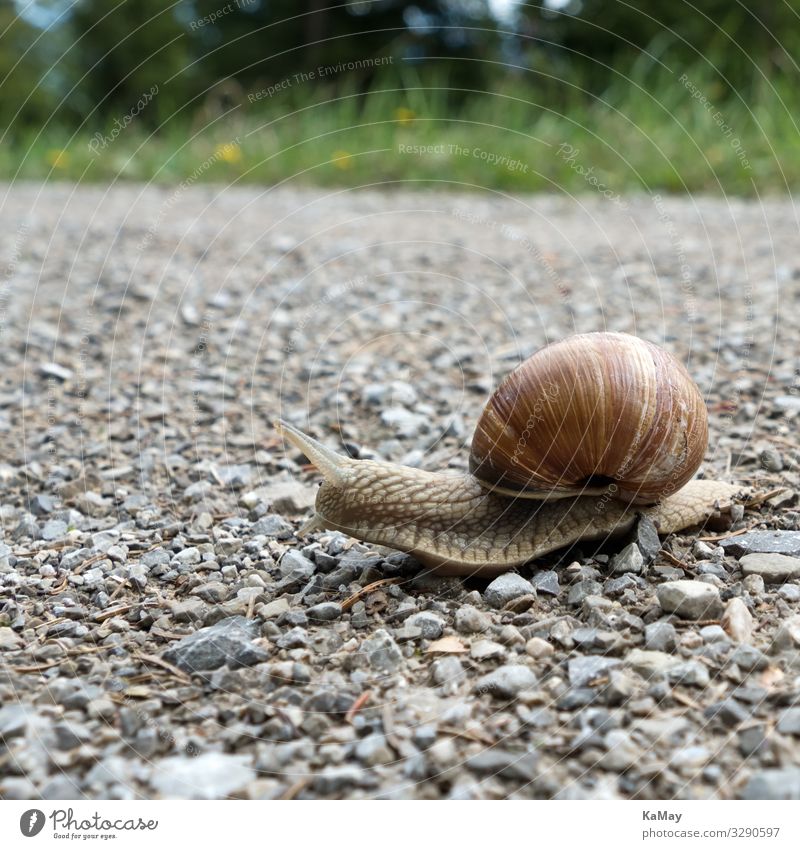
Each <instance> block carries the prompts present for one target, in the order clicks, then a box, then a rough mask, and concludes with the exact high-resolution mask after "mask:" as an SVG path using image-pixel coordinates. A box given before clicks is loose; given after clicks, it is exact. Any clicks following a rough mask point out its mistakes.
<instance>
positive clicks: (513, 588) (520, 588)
mask: <svg viewBox="0 0 800 849" xmlns="http://www.w3.org/2000/svg"><path fill="white" fill-rule="evenodd" d="M535 592H536V591H535V590H534V588H533V585H532V584H531V582H530V581H526V580H525V578H523V577H522V575H518V574H517V573H516V572H506V573H505V574H504V575H500V576H499V577H497V578H495V579H494V580H493V581H492V582H491V584H489V586H488V587H486V590H485V591H484V594H483V597H484V598H485V599H486V602H487V603H488V604H489V605H491V606H492V607H495V608H501V607H505V605H506V604H508V602H509V601H512V600H513V599H515V598H517V597H519V596H522V595H528V594H534V593H535Z"/></svg>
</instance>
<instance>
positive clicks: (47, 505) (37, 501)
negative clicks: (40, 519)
mask: <svg viewBox="0 0 800 849" xmlns="http://www.w3.org/2000/svg"><path fill="white" fill-rule="evenodd" d="M29 509H30V511H31V513H33V515H34V516H46V515H47V514H48V513H52V512H53V510H55V509H56V505H55V502H54V501H53V499H52V498H51V496H49V495H44V494H40V495H34V496H33V498H31V500H30V504H29Z"/></svg>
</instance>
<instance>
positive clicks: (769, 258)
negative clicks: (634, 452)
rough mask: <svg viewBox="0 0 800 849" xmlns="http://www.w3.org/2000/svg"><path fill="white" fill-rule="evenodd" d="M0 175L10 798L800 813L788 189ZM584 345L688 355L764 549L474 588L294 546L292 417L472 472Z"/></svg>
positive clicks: (389, 560) (672, 550)
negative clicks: (522, 397) (536, 360)
mask: <svg viewBox="0 0 800 849" xmlns="http://www.w3.org/2000/svg"><path fill="white" fill-rule="evenodd" d="M2 192H3V194H2V196H3V201H2V205H1V206H0V214H1V215H2V227H1V228H0V357H2V364H3V369H2V386H1V387H0V439H2V446H3V449H2V453H0V483H1V484H2V489H0V521H1V522H2V532H3V537H2V542H0V796H2V797H5V798H28V797H32V796H34V797H35V796H42V797H44V798H46V799H62V798H75V797H76V796H81V795H83V796H87V797H93V798H136V797H142V798H152V797H200V798H219V797H224V796H226V795H233V796H240V797H247V798H274V797H281V796H285V797H298V798H315V797H330V798H340V797H376V796H377V797H413V798H503V797H517V798H531V797H536V798H549V797H560V798H651V797H653V798H673V797H677V798H705V797H721V798H743V797H744V798H747V797H768V798H780V797H791V798H800V706H798V705H800V609H799V608H800V533H798V531H800V513H799V512H798V507H797V502H798V492H800V473H799V470H800V450H799V449H798V444H797V440H796V434H797V427H798V421H800V344H799V343H800V329H799V328H798V314H799V313H800V259H798V254H797V243H798V242H797V231H798V226H797V216H796V212H795V210H794V208H793V206H792V204H791V202H790V201H788V200H764V201H763V202H744V201H740V200H724V199H705V198H704V199H695V200H686V199H663V200H661V199H658V198H655V199H653V198H647V197H631V198H626V199H613V198H612V199H605V198H602V197H599V196H587V197H584V198H579V199H575V200H571V199H566V198H556V197H548V196H540V197H524V198H513V197H505V196H502V195H499V194H488V193H485V194H475V195H468V196H467V195H458V194H444V193H428V192H412V191H407V190H403V191H396V190H383V191H373V190H370V191H360V192H353V191H351V192H333V193H325V192H320V191H316V190H311V189H300V190H298V189H277V190H270V191H263V192H260V191H257V190H254V189H242V190H238V189H236V190H231V189H218V188H215V187H191V186H184V187H179V188H170V189H155V188H147V189H143V188H139V187H135V186H125V187H115V188H112V189H109V190H104V189H102V188H73V187H71V186H66V185H57V186H53V187H46V188H42V187H39V186H34V185H30V186H15V187H13V188H8V187H6V188H3V189H2ZM597 329H613V330H624V331H628V332H634V333H637V334H639V335H641V336H644V337H646V338H649V339H651V340H652V341H655V342H657V343H659V344H662V345H664V346H665V347H667V348H669V349H670V350H672V351H673V352H675V353H676V354H677V355H678V356H679V357H680V358H682V359H683V360H684V361H685V362H686V363H687V364H688V366H689V368H690V370H691V372H692V373H693V375H694V376H695V377H696V379H697V381H698V383H699V384H700V386H701V388H702V390H703V391H704V393H705V394H706V397H707V400H708V405H709V410H710V417H711V433H712V436H711V444H710V447H709V452H708V455H707V458H706V462H705V463H704V465H703V467H702V470H701V474H704V475H706V476H720V477H722V478H724V479H727V480H730V481H733V482H741V483H746V484H748V485H752V486H755V487H756V488H757V489H758V490H759V491H761V492H763V493H765V494H766V495H767V496H768V497H766V498H765V499H764V500H763V501H762V503H761V504H760V505H758V506H756V507H754V508H750V509H748V510H747V511H746V512H744V514H743V516H742V517H740V518H738V521H737V522H736V523H735V525H734V526H733V528H732V529H731V531H732V532H735V531H737V530H741V529H745V528H747V529H751V530H758V529H761V530H764V529H767V530H771V531H779V532H780V533H778V534H775V533H773V534H762V535H760V536H758V535H757V536H755V537H753V536H743V535H738V536H734V537H732V538H731V539H730V541H729V542H726V543H723V545H719V544H718V541H716V540H706V541H699V540H698V539H697V534H695V535H687V536H685V537H682V536H678V537H672V538H670V539H669V540H668V541H667V542H666V543H665V545H664V548H663V549H662V550H661V551H660V552H657V553H656V552H652V551H648V546H647V543H646V540H644V539H643V538H640V540H639V541H640V549H641V552H637V551H634V550H633V549H631V548H624V546H625V544H626V542H630V540H628V541H625V540H623V541H621V542H616V543H614V544H610V545H608V546H606V547H605V548H604V549H601V550H596V549H595V548H594V547H592V546H588V547H584V548H577V549H574V550H572V551H570V552H567V553H561V554H559V555H554V556H551V557H548V558H546V559H545V560H543V561H541V562H539V563H537V564H536V568H533V567H529V568H526V569H522V570H520V574H519V575H513V576H509V575H506V576H502V577H501V578H499V579H497V581H496V582H493V583H492V584H491V585H487V582H486V581H479V580H465V581H462V580H460V579H455V578H447V579H444V578H435V577H431V576H429V575H425V574H421V573H420V569H419V567H418V566H417V565H416V564H415V563H414V561H413V560H412V559H411V558H409V557H407V556H405V555H399V554H397V553H392V552H390V551H387V550H381V549H378V548H375V547H370V546H366V545H361V544H359V543H355V542H354V541H353V540H352V539H350V538H348V537H345V536H342V535H339V534H332V533H314V534H312V535H311V536H309V537H306V538H300V537H299V536H298V535H297V531H298V529H299V527H300V525H301V524H302V522H303V520H304V519H305V518H307V517H308V511H309V507H310V505H311V504H312V503H313V498H314V494H315V489H316V480H317V477H316V475H315V473H314V472H313V471H312V470H310V469H309V468H308V467H307V466H305V465H304V459H303V458H302V457H301V456H299V455H298V454H297V453H296V452H294V451H293V450H291V449H287V448H286V447H285V446H284V445H283V443H282V442H281V441H280V440H279V439H278V438H277V437H276V434H275V432H274V430H273V429H272V427H271V425H270V421H271V420H272V419H273V418H274V417H275V416H276V415H281V416H283V417H284V418H287V419H289V420H290V421H292V422H294V423H296V424H298V425H300V426H302V427H304V428H306V429H308V430H309V431H310V432H311V433H313V434H315V435H316V436H318V437H320V438H322V439H323V440H325V441H326V442H327V443H328V444H330V445H331V446H335V447H338V448H340V449H342V450H348V451H350V452H351V453H353V454H355V455H358V456H381V457H383V458H385V459H391V460H397V461H402V462H405V463H408V464H411V465H418V466H421V467H424V468H429V469H445V468H448V467H449V468H452V469H454V470H463V469H464V468H465V465H466V458H467V451H468V443H469V439H470V436H471V430H472V426H473V424H474V422H475V421H476V419H477V416H478V414H479V411H480V409H481V407H482V405H483V403H484V401H485V399H486V397H487V395H488V393H489V392H490V390H491V388H492V387H493V386H494V385H495V384H496V383H497V382H498V380H499V379H500V378H501V377H502V376H503V375H504V374H505V373H506V372H507V371H509V370H510V369H511V368H512V367H513V366H514V365H515V364H516V363H517V362H519V360H520V358H522V357H524V356H527V355H528V354H529V353H530V352H531V351H533V350H534V349H536V348H537V347H539V346H540V345H542V344H543V343H544V342H545V341H547V340H552V339H557V338H559V337H562V336H565V335H567V334H569V333H573V332H576V331H586V330H597ZM715 533H716V530H709V529H707V530H706V531H705V532H704V534H705V536H713V535H714V534H715ZM717 535H718V534H717ZM723 535H724V534H723ZM634 541H635V540H634ZM620 552H622V553H621V554H620V556H619V557H617V556H615V555H617V554H618V553H620ZM640 553H641V554H642V556H639V554H640ZM386 578H389V579H393V580H391V581H384V583H382V584H378V585H377V586H375V585H374V584H375V582H377V581H381V580H382V579H386ZM367 586H371V589H370V590H368V591H366V592H361V591H362V589H363V588H364V587H367ZM671 610H672V611H677V612H673V613H670V612H668V611H671ZM442 640H444V642H442Z"/></svg>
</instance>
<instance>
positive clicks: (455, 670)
mask: <svg viewBox="0 0 800 849" xmlns="http://www.w3.org/2000/svg"><path fill="white" fill-rule="evenodd" d="M431 678H432V679H433V682H434V684H439V685H443V686H449V688H450V689H451V690H453V691H454V690H455V688H456V687H457V685H458V684H459V683H460V682H461V681H463V680H464V678H465V672H464V666H463V665H462V663H461V661H460V660H459V659H458V658H457V657H455V656H454V655H447V656H446V657H440V658H437V659H436V660H434V662H433V663H432V664H431Z"/></svg>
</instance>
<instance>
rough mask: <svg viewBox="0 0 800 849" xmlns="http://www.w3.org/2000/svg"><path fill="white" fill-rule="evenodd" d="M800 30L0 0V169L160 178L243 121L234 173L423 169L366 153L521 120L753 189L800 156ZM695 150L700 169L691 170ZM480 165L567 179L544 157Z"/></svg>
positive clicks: (526, 148) (494, 11)
mask: <svg viewBox="0 0 800 849" xmlns="http://www.w3.org/2000/svg"><path fill="white" fill-rule="evenodd" d="M498 10H500V11H498ZM798 48H800V0H772V2H769V3H765V2H754V0H739V2H734V3H731V2H730V0H694V2H691V3H690V2H688V0H672V1H671V2H668V3H667V2H664V0H637V2H634V1H633V0H630V2H627V0H551V2H550V3H549V4H547V3H545V4H541V3H515V2H513V0H507V2H505V3H498V2H497V0H494V2H493V3H490V0H415V2H404V0H353V1H351V2H333V0H178V2H170V0H32V2H31V0H24V2H22V0H0V128H2V133H3V142H4V146H0V171H2V172H3V173H5V174H7V175H13V174H16V173H19V174H22V175H28V176H37V175H40V174H41V173H42V168H43V167H46V168H49V169H51V170H52V169H55V171H56V172H57V173H60V174H62V175H63V176H71V177H75V178H79V177H82V175H83V174H84V173H87V174H89V175H90V176H92V177H95V178H105V179H107V178H110V177H114V176H125V177H133V178H137V179H144V178H151V177H153V178H155V179H175V178H176V177H179V176H181V175H183V176H186V175H187V174H189V175H191V174H192V171H193V169H194V168H196V166H197V163H198V158H199V157H200V158H201V157H202V156H203V155H205V156H207V157H208V156H213V155H214V151H215V150H216V149H217V146H218V145H220V144H224V143H226V141H230V139H231V138H233V137H234V136H236V137H237V138H244V139H247V143H246V144H245V143H243V144H242V145H241V147H240V148H237V152H236V154H235V155H234V154H233V153H230V152H229V153H228V154H226V156H225V157H222V158H221V159H220V161H223V162H227V166H229V167H231V168H234V167H235V168H238V169H239V170H240V171H241V176H242V178H243V179H280V178H281V176H282V175H285V174H287V173H294V172H295V171H297V172H303V173H305V172H306V171H309V170H312V171H314V173H315V179H318V180H319V179H322V180H324V179H333V180H337V179H338V180H341V181H346V180H348V179H353V178H354V176H355V175H356V174H358V172H359V168H361V169H362V170H364V169H365V170H364V176H374V177H375V178H377V179H386V178H387V177H389V176H392V175H395V174H396V175H398V176H402V175H408V174H411V173H413V174H421V175H422V176H423V177H424V176H425V174H426V171H425V168H426V165H425V164H423V163H422V162H419V163H415V164H413V165H412V162H411V160H408V159H406V160H404V161H403V162H402V164H401V162H400V161H397V160H393V161H388V162H386V161H385V162H384V163H383V164H382V165H381V166H380V167H379V168H378V167H376V168H373V169H372V170H370V169H368V168H366V163H367V162H368V161H371V160H370V158H369V155H366V156H365V157H364V158H359V155H360V154H361V153H364V151H369V150H372V149H377V148H378V147H379V145H380V144H383V145H389V146H390V147H391V146H392V145H394V144H396V142H397V139H398V137H399V134H402V136H403V138H405V137H409V136H413V138H414V139H416V140H418V141H419V142H425V143H428V142H434V141H436V140H437V139H438V138H439V136H441V135H442V133H445V134H446V135H447V137H448V138H454V139H455V138H463V139H465V140H470V139H471V138H476V139H479V140H480V139H482V140H484V141H485V142H486V143H488V142H489V141H491V142H492V143H493V144H495V145H501V146H502V147H503V149H504V150H509V151H517V153H518V155H520V156H523V155H527V156H529V157H530V156H531V155H534V154H532V151H533V150H534V148H535V145H533V143H532V142H531V139H533V138H534V137H535V138H536V139H540V140H545V141H546V142H547V144H548V145H556V146H557V145H558V144H561V143H564V141H567V142H569V143H570V144H573V145H577V143H578V142H580V144H581V145H582V146H583V147H582V149H583V150H584V154H585V155H588V153H589V152H591V156H592V161H593V162H597V163H598V164H599V165H601V166H602V167H605V168H607V169H608V172H607V173H609V174H611V173H615V169H616V172H617V173H619V174H623V173H624V179H625V181H626V185H627V186H628V187H629V186H630V185H631V181H633V182H636V181H638V182H639V183H640V184H651V185H656V186H661V187H665V188H681V187H682V186H683V187H686V186H690V187H698V186H702V187H709V183H710V185H711V187H713V183H714V180H715V179H717V178H718V175H719V173H720V172H721V171H722V172H726V173H727V176H726V177H725V181H724V182H725V185H727V186H729V187H731V186H732V187H734V189H735V190H739V189H741V190H742V191H747V190H748V187H752V181H753V180H754V179H757V178H761V177H762V176H763V174H767V172H770V173H771V174H772V176H773V178H774V179H772V184H773V185H776V184H777V185H782V184H787V183H791V182H792V181H794V180H795V176H796V174H795V172H796V171H797V170H798V168H800V166H797V165H796V164H795V163H796V162H797V156H796V154H797V149H798V138H799V136H800V134H799V133H798V127H797V125H796V123H795V115H796V113H797V111H798V110H797V105H798V95H797V90H798V86H797V82H798V74H799V73H800V71H798V65H797V60H796V58H795V57H798V56H800V50H799V49H798ZM319 68H324V69H326V70H325V72H324V73H320V72H318V71H317V69H319ZM682 75H688V78H689V79H690V80H691V86H689V85H687V84H686V82H681V76H682ZM148 92H150V93H151V94H150V95H148V94H147V93H148ZM153 92H157V93H156V94H152V93H153ZM700 95H702V97H703V98H705V102H707V103H708V104H710V105H711V106H713V109H709V108H705V107H704V106H703V104H702V103H700V102H699V97H700ZM716 112H720V113H721V114H724V123H725V126H729V125H730V126H733V127H735V128H736V132H737V134H739V135H740V136H741V137H742V140H743V146H744V147H745V148H746V150H747V155H748V165H750V164H752V165H753V168H747V169H744V171H743V169H742V167H741V166H742V162H741V159H742V155H741V152H740V153H739V156H738V160H737V156H736V155H735V151H732V150H731V145H730V143H729V142H730V133H728V136H727V138H726V137H723V134H722V131H721V129H720V127H721V122H722V121H723V119H722V118H720V119H715V118H714V117H713V116H714V114H715V113H716ZM253 127H259V128H261V129H260V130H259V133H258V137H257V138H256V136H255V135H254V134H253V133H252V128H253ZM122 130H124V142H119V143H117V142H116V138H117V134H121V133H122ZM93 136H95V137H96V138H97V139H98V140H100V139H104V140H105V142H104V143H103V147H102V150H105V149H106V147H109V148H110V145H111V143H112V142H113V143H114V145H115V146H114V148H113V156H109V157H100V158H98V157H96V156H94V154H97V152H98V151H97V149H96V148H95V150H94V151H91V150H90V149H89V148H87V139H90V138H91V137H93ZM620 136H622V137H623V138H624V139H625V147H626V150H625V152H624V155H623V154H622V153H620V152H619V151H614V150H613V149H612V148H613V140H619V139H620ZM309 140H314V143H315V148H314V153H313V155H312V154H311V153H310V152H309V149H308V143H309ZM609 140H611V141H609ZM98 143H99V141H98ZM532 145H533V147H532ZM637 145H638V147H637ZM187 150H191V156H189V157H188V161H184V158H185V152H186V151H187ZM342 150H344V151H345V152H348V151H349V153H348V154H347V155H348V156H349V157H350V158H349V159H347V160H344V159H342V158H341V157H339V159H338V160H337V159H336V156H338V154H339V153H340V152H341V151H342ZM667 154H670V155H671V156H672V157H679V158H681V157H682V159H681V161H682V165H681V167H680V173H679V174H675V173H672V172H673V170H674V167H673V164H674V162H675V161H677V160H675V159H673V160H669V161H668V158H667V159H664V157H666V155H667ZM326 156H329V157H332V159H331V161H332V162H334V166H333V167H332V170H331V169H329V170H328V171H327V172H323V171H320V170H319V169H318V162H319V161H320V159H322V160H323V161H326ZM253 157H261V158H260V159H258V158H253ZM354 157H355V158H354ZM662 159H664V161H662ZM695 159H696V162H695ZM101 160H102V161H101ZM234 160H235V161H234ZM345 161H347V162H348V163H349V164H347V165H346V166H345V165H343V163H344V162H345ZM428 165H430V161H428ZM451 166H452V168H453V172H454V174H455V173H460V174H461V173H462V172H463V174H462V176H464V177H465V178H466V177H468V174H467V172H468V170H469V169H468V167H467V163H460V164H458V165H457V164H456V163H451ZM695 166H697V167H699V168H700V169H701V171H702V173H703V174H704V175H705V176H703V177H701V175H700V174H699V173H698V174H697V175H696V177H695V178H689V179H688V180H687V174H692V173H694V172H695ZM465 169H466V170H465ZM728 172H729V173H728ZM709 173H711V175H712V176H711V177H710V178H709V176H708V174H709ZM214 174H215V171H214V169H211V168H209V169H207V171H204V172H203V178H204V179H205V178H206V176H208V177H213V176H214ZM326 175H327V176H326ZM495 177H496V179H495V184H496V185H498V186H503V187H504V186H505V185H506V184H508V185H509V186H511V187H518V188H519V187H521V188H547V186H548V181H549V180H551V179H552V180H556V181H558V180H566V181H570V180H572V181H573V182H574V181H577V182H578V184H580V181H581V179H582V178H581V177H580V175H578V176H577V177H576V174H575V169H570V168H569V166H567V165H565V164H564V163H563V162H560V161H559V160H558V158H556V160H555V161H554V162H550V163H549V166H548V168H542V169H534V170H533V171H532V172H531V174H530V175H528V176H526V175H524V174H521V173H517V174H502V173H501V172H498V173H497V174H496V175H495ZM484 178H485V175H484ZM767 182H768V183H769V180H768V181H767Z"/></svg>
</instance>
